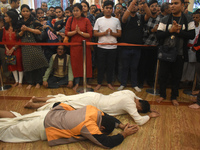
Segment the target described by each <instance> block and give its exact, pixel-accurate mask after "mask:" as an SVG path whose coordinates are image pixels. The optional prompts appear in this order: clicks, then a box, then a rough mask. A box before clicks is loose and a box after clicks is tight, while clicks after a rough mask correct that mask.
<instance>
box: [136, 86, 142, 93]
mask: <svg viewBox="0 0 200 150" xmlns="http://www.w3.org/2000/svg"><path fill="white" fill-rule="evenodd" d="M134 89H135V90H136V91H137V92H141V91H142V90H141V89H140V88H139V87H138V86H135V87H134Z"/></svg>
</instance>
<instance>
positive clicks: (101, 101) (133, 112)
mask: <svg viewBox="0 0 200 150" xmlns="http://www.w3.org/2000/svg"><path fill="white" fill-rule="evenodd" d="M38 102H39V103H38ZM41 102H44V103H41ZM55 102H64V103H66V104H68V105H70V106H72V107H74V108H75V109H78V108H82V107H83V106H86V105H92V106H95V107H97V108H98V109H100V110H101V111H103V112H105V113H107V114H109V115H111V116H116V115H121V114H126V113H128V114H129V115H130V116H131V117H132V118H133V119H134V121H135V122H136V123H137V124H138V125H143V124H145V123H146V122H147V121H148V120H149V119H150V118H152V117H158V116H159V115H160V114H159V113H158V112H156V111H151V110H150V104H149V103H148V101H145V100H141V98H139V97H137V96H136V95H135V93H133V92H132V91H130V90H122V91H117V92H114V93H112V94H109V95H103V94H100V93H96V92H87V93H82V94H77V95H70V96H66V95H63V94H58V95H50V96H49V97H42V98H41V97H40V98H37V97H32V99H31V100H30V101H29V102H28V103H27V104H26V105H25V108H33V109H36V108H39V107H40V108H39V109H38V110H45V109H48V110H49V109H51V108H52V106H53V104H54V103H55ZM138 112H141V113H148V112H150V113H149V114H148V115H145V116H141V115H140V114H139V113H138Z"/></svg>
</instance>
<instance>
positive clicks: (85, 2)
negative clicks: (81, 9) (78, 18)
mask: <svg viewBox="0 0 200 150" xmlns="http://www.w3.org/2000/svg"><path fill="white" fill-rule="evenodd" d="M82 3H84V4H86V5H87V8H88V11H89V9H90V6H89V3H88V2H87V1H82V2H81V4H82Z"/></svg>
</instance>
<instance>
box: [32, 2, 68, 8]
mask: <svg viewBox="0 0 200 150" xmlns="http://www.w3.org/2000/svg"><path fill="white" fill-rule="evenodd" d="M34 2H35V8H40V7H41V2H46V3H47V6H48V8H49V7H51V6H53V7H56V6H61V7H62V8H63V10H65V8H67V7H68V6H70V1H69V0H34Z"/></svg>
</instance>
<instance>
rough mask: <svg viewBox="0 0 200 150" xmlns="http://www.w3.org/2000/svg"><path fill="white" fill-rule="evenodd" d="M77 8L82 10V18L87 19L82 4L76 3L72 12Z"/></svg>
mask: <svg viewBox="0 0 200 150" xmlns="http://www.w3.org/2000/svg"><path fill="white" fill-rule="evenodd" d="M75 7H77V8H78V9H80V11H81V12H82V13H81V17H85V15H84V14H83V6H82V5H81V4H80V3H76V4H74V5H73V6H72V10H73V9H74V8H75Z"/></svg>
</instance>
